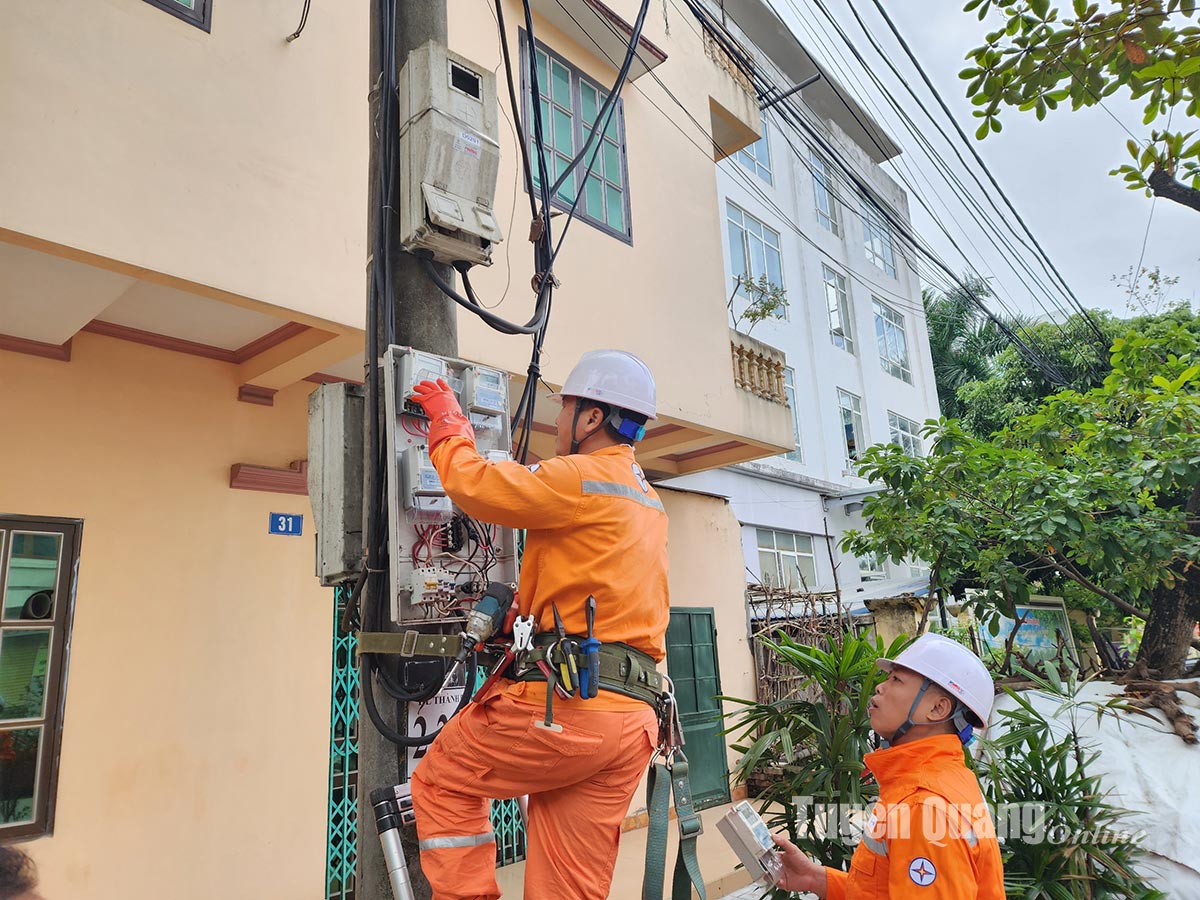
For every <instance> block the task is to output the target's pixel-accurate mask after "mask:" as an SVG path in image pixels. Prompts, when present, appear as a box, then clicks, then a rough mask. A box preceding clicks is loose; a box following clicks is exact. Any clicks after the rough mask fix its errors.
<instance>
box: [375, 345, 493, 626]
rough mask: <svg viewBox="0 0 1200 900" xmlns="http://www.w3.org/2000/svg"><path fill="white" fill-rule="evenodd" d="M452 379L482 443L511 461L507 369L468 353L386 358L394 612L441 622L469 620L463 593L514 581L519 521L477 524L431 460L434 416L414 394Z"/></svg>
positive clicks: (489, 454) (399, 353) (401, 617)
mask: <svg viewBox="0 0 1200 900" xmlns="http://www.w3.org/2000/svg"><path fill="white" fill-rule="evenodd" d="M439 378H441V379H442V380H444V381H445V382H446V383H447V384H448V385H450V387H451V389H452V390H453V391H454V393H455V395H456V396H457V397H458V402H459V404H460V405H461V406H462V408H463V412H464V413H466V415H467V416H468V418H470V420H471V425H472V427H473V428H474V429H475V446H476V448H477V449H478V450H479V453H480V455H481V456H484V457H485V458H488V459H492V460H511V459H512V435H511V433H510V431H509V421H508V387H509V385H508V373H507V372H503V371H501V370H499V369H493V368H491V367H489V366H481V365H479V364H477V363H472V362H467V361H466V360H461V359H453V358H450V357H444V356H437V355H435V354H432V353H426V352H424V351H422V350H414V349H413V348H411V347H398V346H391V347H389V348H388V349H387V352H386V353H384V357H383V384H384V402H385V410H386V413H385V414H386V417H387V418H386V423H387V427H386V428H385V429H384V431H385V432H386V434H387V454H388V460H389V461H390V462H391V465H389V466H388V467H387V501H388V525H389V528H388V533H389V538H388V555H389V558H390V561H391V562H390V576H391V577H390V582H389V583H390V588H391V605H392V617H393V620H394V621H396V622H401V623H413V622H425V623H434V622H439V621H447V620H457V619H460V618H461V614H462V610H461V609H460V608H459V607H460V605H461V599H460V598H461V597H463V595H464V593H465V594H471V595H473V594H474V592H472V591H469V590H468V591H463V590H461V588H462V587H463V586H464V585H472V586H478V588H479V590H482V588H483V585H484V584H485V583H486V582H488V581H503V582H509V583H515V582H516V580H517V560H516V540H515V535H514V533H513V530H512V529H511V528H501V527H499V526H496V525H493V524H491V523H488V522H478V521H476V520H474V519H471V518H470V517H468V516H466V515H465V514H464V513H463V512H462V511H461V510H459V509H457V508H455V506H454V504H453V503H452V502H451V500H450V498H449V497H447V496H446V492H445V491H444V490H443V489H442V483H441V479H440V478H439V477H438V474H437V470H436V469H434V467H433V463H432V462H431V461H430V459H429V440H428V431H429V420H428V419H427V418H426V417H425V413H424V412H423V411H422V409H421V407H420V406H418V405H417V404H416V403H414V402H413V401H412V400H410V399H409V398H410V397H411V396H412V392H413V386H414V385H416V384H419V383H420V382H422V381H437V380H438V379H439Z"/></svg>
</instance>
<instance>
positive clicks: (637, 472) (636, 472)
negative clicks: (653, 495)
mask: <svg viewBox="0 0 1200 900" xmlns="http://www.w3.org/2000/svg"><path fill="white" fill-rule="evenodd" d="M633 477H634V478H636V479H637V483H638V487H640V488H641V489H642V493H643V494H648V493H650V482H648V481H647V480H646V475H645V473H643V472H642V467H641V466H639V465H638V464H637V463H634V464H633Z"/></svg>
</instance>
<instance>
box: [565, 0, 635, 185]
mask: <svg viewBox="0 0 1200 900" xmlns="http://www.w3.org/2000/svg"><path fill="white" fill-rule="evenodd" d="M649 9H650V0H642V6H641V9H639V10H638V14H637V19H636V20H634V23H633V31H632V33H631V34H630V37H629V48H628V49H627V50H626V51H625V59H624V61H623V62H622V63H621V68H620V70H619V71H618V72H617V80H616V81H615V82H613V86H612V90H610V91H609V92H608V96H607V97H605V98H604V104H603V105H602V106H601V107H600V111H599V112H598V113H596V124H595V127H593V128H592V133H591V134H589V135H588V136H587V138H586V139H585V140H584V142H583V146H582V147H580V148H579V152H578V153H577V154H576V155H575V158H574V159H572V160H571V161H570V162H569V163H568V164H567V167H566V168H565V169H563V171H562V172H560V173H559V175H558V178H557V179H555V181H554V184H553V185H551V186H550V193H551V195H554V194H556V193H558V189H559V188H561V187H562V186H563V183H564V182H565V181H566V180H567V179H568V178H570V177H571V173H572V172H574V171H575V169H576V167H577V166H578V165H579V163H580V162H581V161H582V160H583V156H584V154H585V153H587V152H588V148H589V147H590V146H591V145H592V142H593V141H595V140H596V138H598V137H599V136H600V135H602V134H603V133H604V130H605V128H607V127H608V121H609V119H611V118H612V111H613V109H614V107H615V106H616V103H617V99H618V97H619V96H620V94H621V88H622V87H623V86H624V85H625V79H626V78H628V77H629V69H630V67H631V66H632V65H633V60H634V57H635V56H637V48H638V42H639V41H640V40H641V38H642V26H643V25H644V24H645V23H646V13H647V11H648V10H649ZM601 119H603V120H604V122H605V125H604V127H603V128H602V127H601V126H600V120H601ZM593 158H594V155H593ZM582 190H583V186H582V182H581V184H580V191H581V192H582Z"/></svg>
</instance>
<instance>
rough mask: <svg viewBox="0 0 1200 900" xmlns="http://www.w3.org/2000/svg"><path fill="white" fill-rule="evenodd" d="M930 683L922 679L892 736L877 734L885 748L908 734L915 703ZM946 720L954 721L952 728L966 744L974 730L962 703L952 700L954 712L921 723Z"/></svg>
mask: <svg viewBox="0 0 1200 900" xmlns="http://www.w3.org/2000/svg"><path fill="white" fill-rule="evenodd" d="M932 684H933V681H932V680H931V679H929V678H926V679H925V680H924V681H922V682H921V689H920V690H919V691H917V696H915V697H913V702H912V706H910V707H909V708H908V715H907V716H905V717H904V721H903V722H902V723H901V724H900V727H899V728H897V729H896V730H895V731H893V732H892V736H891V737H890V738H888V737H884V736H883V735H882V734H881V735H879V740H880V743H881V744H882V745H883V747H884V749H887V748H888V747H890V746H892V745H893V744H895V743H896V741H898V740H900V738H902V737H904V735H906V734H908V732H909V730H910V729H911V728H912V727H913V726H914V725H916V724H917V723H916V722H914V721H913V720H912V717H913V716H914V715H916V712H917V705H918V704H919V703H920V702H921V698H922V697H924V696H925V692H926V691H927V690H929V688H930V686H931V685H932ZM946 722H953V723H954V730H955V732H956V733H957V734H958V739H959V740H960V741H962V742H963V743H964V744H967V743H969V742H970V740H971V732H972V731H973V730H974V728H973V726H972V725H971V723H970V722H968V721H967V712H966V707H965V706H963V705H962V703H960V702H959V701H957V700H955V701H954V712H952V713H951V714H950V715H949V716H947V717H946V718H944V719H938V720H937V721H935V722H923V723H922V724H923V725H942V724H945V723H946Z"/></svg>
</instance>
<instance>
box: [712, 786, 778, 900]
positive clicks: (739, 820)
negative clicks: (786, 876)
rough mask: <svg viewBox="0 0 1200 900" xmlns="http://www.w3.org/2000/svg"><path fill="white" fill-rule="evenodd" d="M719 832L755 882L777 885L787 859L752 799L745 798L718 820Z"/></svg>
mask: <svg viewBox="0 0 1200 900" xmlns="http://www.w3.org/2000/svg"><path fill="white" fill-rule="evenodd" d="M717 831H719V832H721V836H722V837H724V838H725V840H726V841H728V842H729V846H730V847H732V848H733V852H734V853H736V854H737V857H738V860H739V861H740V862H741V863H742V865H743V866H745V867H746V871H747V872H749V873H750V877H751V879H753V880H754V881H756V882H757V881H766V882H768V883H770V884H775V882H776V880H777V879H778V878H779V877H780V876H781V875H782V874H783V861H782V860H781V859H780V858H779V851H778V850H777V849H776V847H775V842H774V841H772V840H771V832H770V831H768V830H767V823H766V822H764V821H763V820H762V816H760V815H759V814H758V813H756V812H755V811H754V807H753V806H751V805H750V801H748V800H743V801H741V802H740V803H737V804H735V805H734V807H733V809H731V810H730V811H729V812H727V813H726V814H725V815H724V816H722V817H721V818H720V819H718V820H717Z"/></svg>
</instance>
